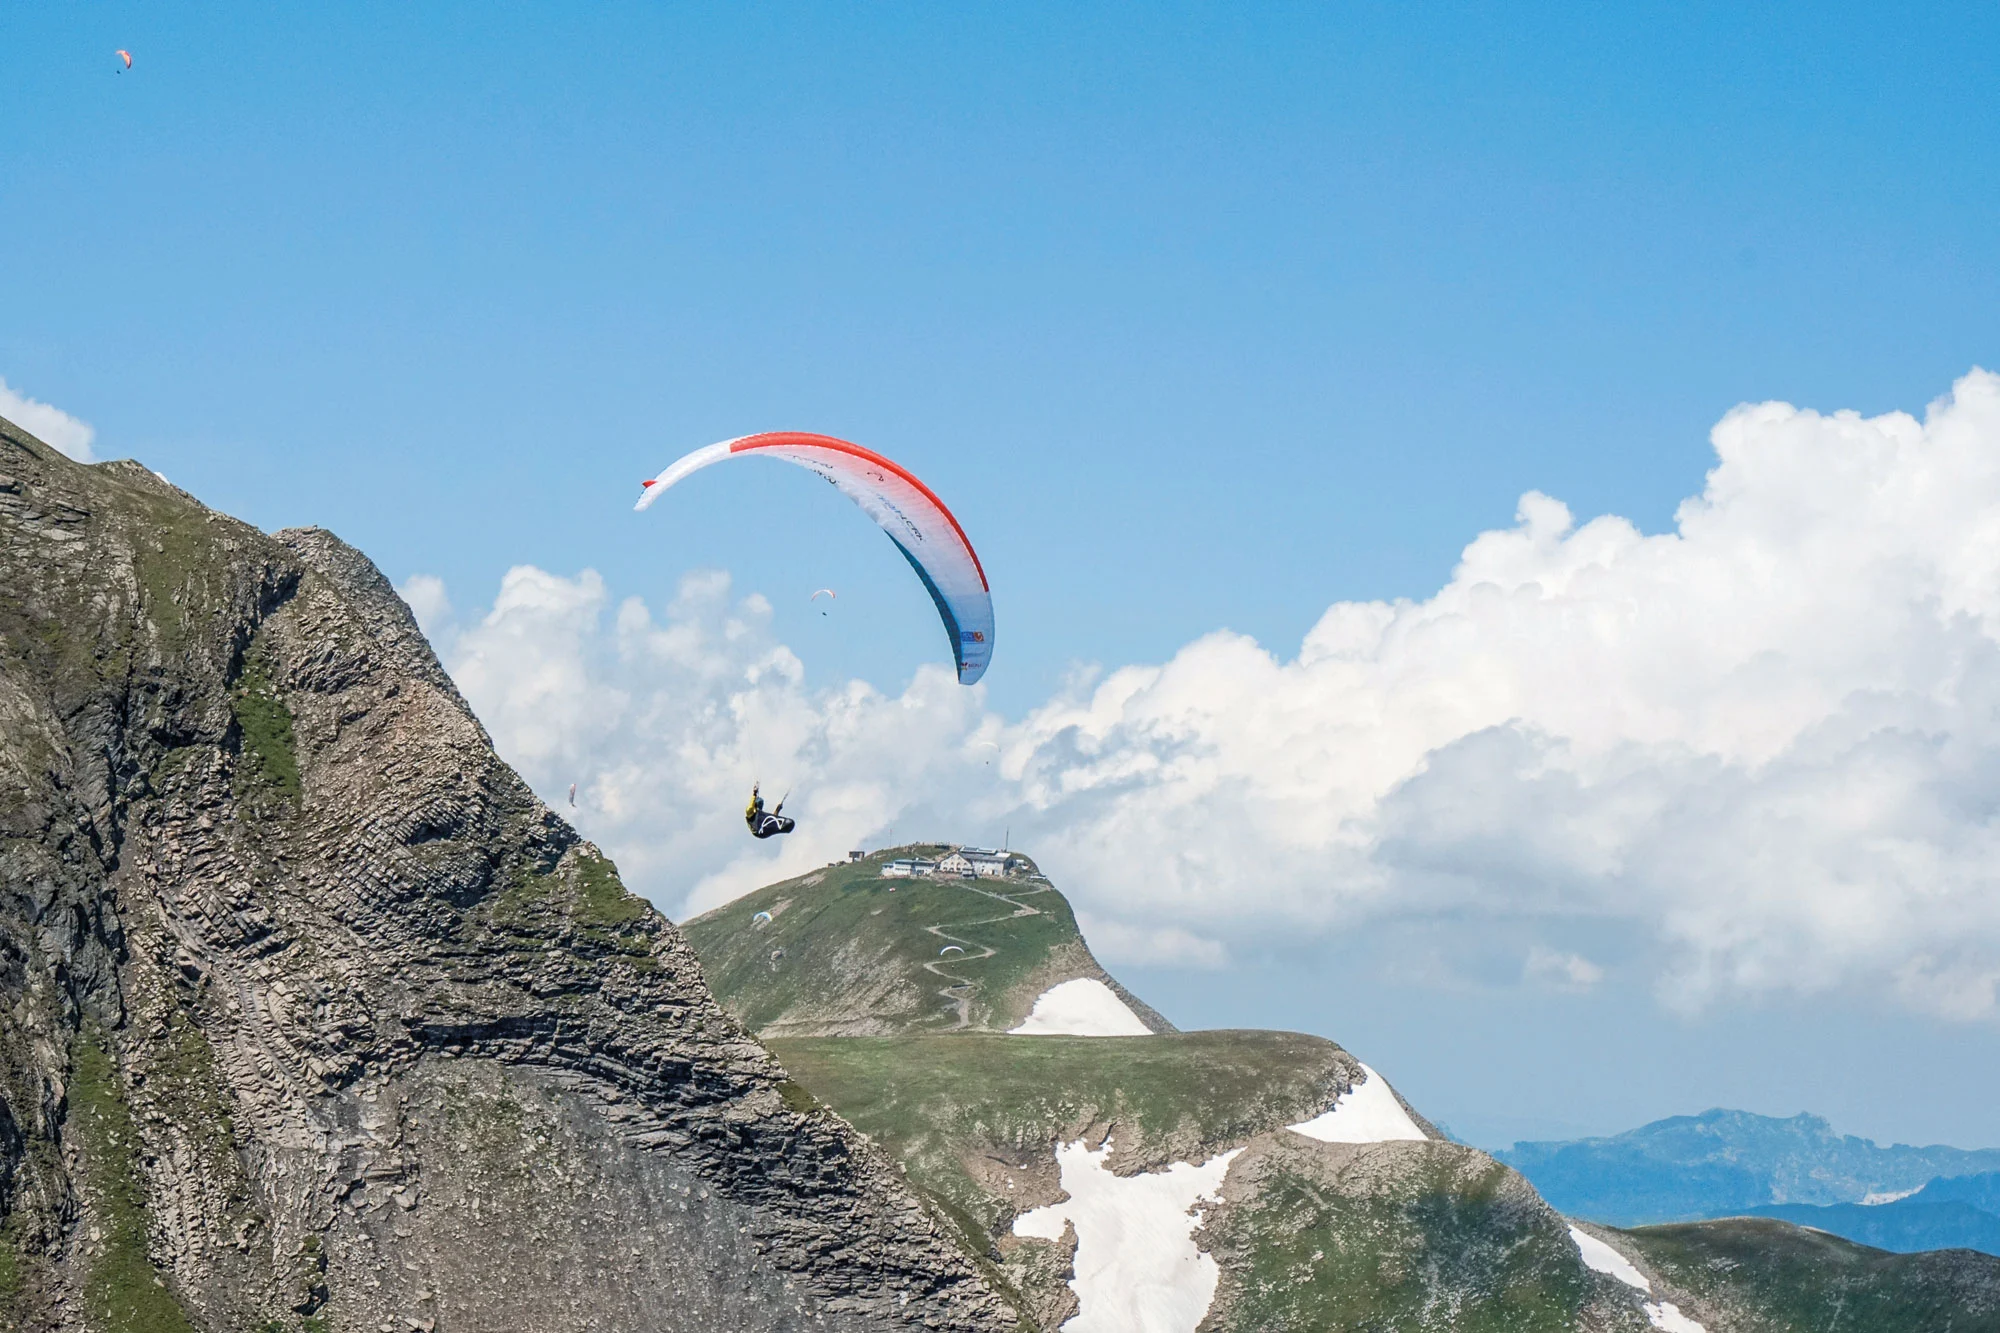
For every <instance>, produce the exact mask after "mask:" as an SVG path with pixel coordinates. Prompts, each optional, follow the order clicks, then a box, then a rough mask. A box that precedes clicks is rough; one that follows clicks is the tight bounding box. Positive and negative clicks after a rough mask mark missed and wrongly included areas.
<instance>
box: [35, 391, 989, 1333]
mask: <svg viewBox="0 0 2000 1333" xmlns="http://www.w3.org/2000/svg"><path fill="white" fill-rule="evenodd" d="M0 995H4V999H5V1005H4V1010H0V1212H4V1215H5V1224H4V1228H0V1325H6V1324H9V1323H11V1325H12V1326H14V1327H21V1328H29V1327H33V1328H54V1329H79V1330H80V1329H106V1330H111V1329H123V1328H131V1329H148V1330H151V1329H175V1328H188V1327H192V1328H198V1329H216V1330H220V1329H225V1328H227V1329H236V1328H245V1329H279V1330H286V1331H287V1333H290V1331H291V1330H295V1329H306V1330H322V1329H324V1330H335V1329H356V1330H360V1329H367V1330H376V1329H381V1328H393V1329H399V1330H401V1329H416V1330H422V1329H435V1330H450V1331H451V1333H459V1331H460V1330H467V1331H470V1330H485V1329H493V1330H501V1329H523V1328H530V1327H532V1328H535V1329H538V1330H543V1329H548V1330H560V1329H578V1330H582V1329H607V1330H608V1329H625V1328H638V1327H644V1328H648V1329H662V1330H669V1329H689V1330H692V1329H716V1328H729V1329H792V1328H804V1327H812V1328H815V1329H863V1328H867V1329H879V1328H898V1327H912V1328H918V1327H921V1328H939V1329H966V1330H973V1329H999V1328H1009V1327H1012V1325H1013V1322H1014V1317H1013V1314H1012V1312H1011V1311H1010V1310H1009V1309H1008V1308H1007V1307H1006V1306H1005V1305H1004V1304H1003V1303H1002V1302H1001V1301H1000V1300H999V1299H998V1298H997V1297H995V1296H994V1295H993V1294H992V1293H991V1292H990V1290H989V1289H988V1288H987V1287H986V1286H985V1285H984V1283H983V1282H982V1281H981V1279H980V1277H979V1275H978V1273H977V1272H976V1270H975V1268H974V1266H973V1265H972V1263H971V1262H970V1261H969V1260H968V1259H967V1258H966V1257H965V1256H964V1255H963V1254H962V1253H961V1251H960V1250H959V1249H958V1248H957V1247H956V1246H955V1245H954V1243H953V1242H952V1240H951V1238H950V1236H949V1235H948V1234H946V1233H945V1232H943V1231H941V1230H940V1229H939V1228H938V1226H937V1225H936V1224H935V1222H934V1221H933V1219H932V1217H931V1215H930V1214H929V1213H928V1212H926V1211H925V1209H924V1208H923V1207H922V1206H921V1205H920V1204H919V1202H918V1201H917V1200H916V1198H915V1197H914V1196H913V1195H912V1194H911V1193H910V1192H909V1190H908V1189H907V1187H906V1186H905V1185H904V1184H903V1182H902V1180H901V1178H900V1176H899V1174H898V1172H897V1171H896V1169H895V1168H894V1167H893V1166H891V1165H890V1164H889V1163H888V1162H887V1160H886V1159H885V1158H883V1157H882V1156H881V1154H879V1153H878V1152H877V1151H876V1150H875V1149H873V1148H872V1147H870V1146H869V1145H868V1144H867V1143H866V1142H865V1141H864V1140H862V1139H860V1138H859V1137H858V1136H857V1135H855V1134H854V1133H853V1132H852V1131H851V1130H850V1129H848V1128H847V1126H846V1125H845V1124H844V1123H843V1122H841V1121H840V1120H839V1119H837V1118H836V1117H834V1116H832V1115H830V1114H828V1113H826V1112H825V1111H823V1110H820V1109H818V1108H817V1107H815V1106H814V1104H813V1103H812V1101H811V1099H810V1098H807V1097H804V1096H802V1095H799V1094H798V1093H797V1092H796V1090H795V1089H793V1088H792V1087H791V1085H789V1084H787V1083H786V1082H785V1078H784V1073H783V1071H782V1070H781V1069H780V1068H779V1067H778V1065H777V1064H776V1063H775V1062H774V1061H773V1059H772V1058H771V1057H770V1056H769V1055H768V1054H767V1053H766V1052H765V1050H764V1049H763V1048H762V1047H761V1046H759V1045H758V1044H757V1043H755V1042H754V1041H752V1040H750V1039H749V1038H747V1037H746V1036H745V1035H744V1034H743V1032H742V1030H741V1029H740V1028H739V1027H738V1026H737V1024H736V1023H735V1022H734V1020H732V1019H731V1018H730V1017H729V1016H728V1015H727V1014H725V1013H724V1012H723V1011H722V1010H721V1009H720V1008H719V1007H718V1006H717V1005H716V1004H715V1002H714V1001H713V999H712V998H711V997H710V995H709V994H708V991H707V989H706V988H705V987H704V986H703V984H702V981H701V978H700V973H699V969H698V967H697V964H696V962H695V959H694V956H693V954H692V952H691V951H690V950H689V949H688V948H687V946H686V945H685V944H684V943H683V942H682V940H681V938H680V936H679V935H678V933H677V932H676V931H675V930H674V928H673V927H672V926H671V925H670V924H669V923H667V922H666V921H665V920H664V919H662V918H661V917H660V916H659V915H658V914H657V913H655V912H654V911H652V910H651V909H650V908H649V907H648V906H646V905H645V904H644V903H643V902H641V901H639V900H638V899H636V898H633V897H632V896H630V895H628V894H627V893H626V892H625V891H624V889H623V887H622V886H621V885H620V883H619V881H618V878H617V873H616V871H615V869H614V868H613V867H612V865H611V864H610V862H609V861H607V860H606V859H605V858H604V857H603V856H602V855H601V854H600V853H599V852H598V851H597V850H596V849H595V848H594V847H592V846H591V845H590V844H588V843H586V842H583V841H581V840H580V839H579V838H578V836H577V835H576V834H575V832H574V831H572V830H571V829H570V828H569V827H568V826H567V825H565V824H564V823H563V822H562V821H561V820H560V819H558V818H557V817H556V816H555V815H554V814H553V813H552V812H551V811H549V810H548V809H547V808H546V807H544V806H543V805H542V804H541V803H540V802H539V801H538V800H537V799H536V798H535V797H534V796H533V795H532V793H530V792H529V791H528V790H527V788H526V787H525V786H524V785H523V784H522V783H521V782H520V780H519V779H518V778H517V777H516V776H515V775H514V773H513V772H512V771H511V770H509V769H508V768H507V767H506V765H504V764H503V763H501V762H500V761H499V759H498V758H497V757H496V756H495V755H494V753H493V750H492V747H491V746H490V744H489V743H488V740H487V738H486V736H485V734H484V732H483V731H482V730H481V728H480V726H479V724H478V722H477V721H476V720H475V719H474V718H473V717H472V715H471V714H470V712H469V711H468V710H467V708H466V707H465V704H464V702H463V700H462V699H460V697H459V695H458V693H457V691H456V690H455V689H454V688H453V686H452V684H451V682H450V680H449V679H448V678H447V677H446V676H445V675H444V673H443V672H442V671H441V670H440V668H439V667H438V664H437V662H436V660H435V659H434V658H433V656H432V654H431V652H430V649H429V648H428V646H427V645H426V644H425V642H424V640H423V638H422V636H421V634H420V633H419V632H418V630H417V628H416V625H415V623H414V622H413V621H412V619H411V617H410V615H409V613H408V611H407V609H406V608H405V607H404V606H403V604H402V602H401V601H400V600H399V599H398V598H397V597H396V595H395V593H394V591H393V590H392V589H391V588H390V587H389V585H388V584H387V582H386V581H385V580H384V579H383V578H382V576H381V575H380V574H379V573H378V572H377V571H376V570H375V568H374V567H373V566H372V565H371V564H370V563H369V562H368V561H367V560H366V558H364V557H363V556H362V555H360V553H358V552H356V551H354V550H352V549H351V548H349V547H347V546H345V545H344V544H342V543H341V542H340V541H338V540H337V539H336V538H334V537H333V536H332V535H331V534H328V533H325V532H321V531H318V530H300V531H291V532H285V533H281V534H278V536H277V537H275V538H273V537H268V536H266V535H264V534H262V533H259V532H257V531H256V530H255V529H252V528H249V527H247V526H245V525H243V524H241V523H237V522H235V521H233V520H230V519H228V518H226V517H224V516H222V515H219V514H215V513H213V512H210V511H208V510H206V509H204V508H203V507H202V506H200V505H199V504H197V503H196V502H195V501H194V500H192V498H190V497H189V496H187V495H186V494H184V493H182V492H180V491H178V490H176V489H174V488H173V487H171V486H169V485H168V484H166V483H165V482H164V481H163V480H161V479H159V478H157V477H155V476H154V475H152V474H151V473H149V472H147V471H146V470H145V469H143V468H141V467H139V466H137V465H136V464H129V463H114V464H104V465H99V466H96V467H89V468H86V467H82V466H80V465H77V464H74V463H72V462H70V461H68V460H67V459H64V458H62V457H60V456H59V455H57V454H55V453H54V452H53V451H52V450H49V449H48V448H46V447H45V446H43V445H41V444H39V443H38V442H36V441H34V440H32V439H31V438H29V437H27V436H25V435H23V434H22V433H21V432H19V431H18V430H15V429H13V428H12V427H9V426H6V425H5V424H4V423H0Z"/></svg>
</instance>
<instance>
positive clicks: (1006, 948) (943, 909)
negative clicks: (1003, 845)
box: [681, 845, 1172, 1037]
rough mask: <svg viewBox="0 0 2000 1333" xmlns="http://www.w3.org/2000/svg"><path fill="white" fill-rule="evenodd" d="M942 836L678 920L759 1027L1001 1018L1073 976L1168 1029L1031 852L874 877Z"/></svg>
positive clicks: (849, 1027)
mask: <svg viewBox="0 0 2000 1333" xmlns="http://www.w3.org/2000/svg"><path fill="white" fill-rule="evenodd" d="M948 850H949V849H948V848H945V847H940V846H932V845H917V846H907V847H893V848H887V849H885V850H882V851H879V852H876V853H874V854H872V855H870V856H868V857H865V858H864V859H862V860H860V861H853V862H842V863H839V864H835V865H831V866H827V867H825V868H823V869H820V870H815V871H813V872H812V873H811V874H808V875H802V876H799V877H798V878H795V879H788V880H785V881H783V882H781V883H777V884H772V885H770V886H768V887H766V888H762V889H759V890H757V891H756V892H755V893H751V894H749V895H747V896H745V897H742V898H738V899H737V900H736V901H735V902H732V903H729V904H728V905H726V906H724V907H720V908H717V909H716V910H715V911H713V912H709V913H707V914H705V915H703V916H699V917H696V918H695V919H693V920H692V921H688V922H686V923H684V924H683V925H682V926H681V931H682V933H683V934H684V935H685V936H686V937H687V939H688V941H689V942H690V943H691V944H693V945H694V947H695V950H696V951H697V952H698V953H699V954H700V955H701V960H702V968H703V971H704V972H705V973H706V975H707V977H708V982H709V985H710V986H711V987H712V988H713V989H714V991H715V994H716V997H717V998H718V999H720V1000H721V1001H722V1003H723V1004H724V1005H725V1006H726V1007H728V1008H729V1010H730V1011H731V1012H733V1013H735V1014H736V1015H737V1016H738V1018H740V1019H741V1020H742V1022H743V1023H744V1025H745V1026H747V1027H749V1028H750V1029H751V1030H752V1031H754V1032H756V1033H758V1034H759V1035H760V1036H767V1037H806V1036H849V1037H855V1036H886V1035H889V1034H891V1033H904V1032H908V1033H919V1032H949V1031H962V1030H970V1031H975V1032H1004V1031H1006V1030H1007V1029H1008V1028H1010V1027H1013V1026H1015V1025H1016V1024H1018V1023H1019V1022H1020V1021H1021V1020H1022V1019H1024V1018H1026V1017H1027V1015H1028V1012H1029V1010H1031V1009H1032V1008H1033V1007H1034V1003H1035V997H1036V996H1038V995H1040V994H1041V993H1042V992H1043V991H1045V990H1047V989H1048V988H1049V987H1050V986H1052V985H1054V984H1056V983H1057V982H1059V981H1068V980H1071V979H1073V978H1077V977H1094V978H1096V979H1098V980H1100V981H1103V982H1105V983H1106V984H1107V985H1110V986H1111V987H1112V988H1113V989H1114V990H1117V991H1118V992H1119V994H1120V996H1121V998H1123V999H1124V1000H1125V1001H1126V1003H1127V1004H1128V1005H1130V1006H1131V1007H1132V1009H1133V1011H1134V1012H1136V1013H1137V1014H1138V1015H1139V1016H1140V1017H1141V1018H1142V1019H1143V1020H1145V1022H1146V1024H1147V1026H1149V1027H1151V1028H1152V1029H1153V1030H1154V1031H1156V1032H1167V1031H1171V1030H1172V1025H1171V1024H1169V1023H1168V1022H1167V1021H1166V1020H1165V1019H1163V1018H1161V1017H1160V1016H1159V1015H1158V1014H1156V1013H1154V1012H1153V1011H1152V1010H1151V1009H1149V1008H1147V1007H1146V1006H1145V1005H1144V1004H1142V1003H1140V1002H1139V1001H1138V999H1137V998H1136V997H1134V996H1132V995H1130V994H1128V993H1127V992H1125V991H1124V990H1123V989H1122V988H1121V987H1119V986H1118V984H1117V982H1115V981H1113V980H1112V979H1111V977H1110V976H1109V975H1108V974H1107V973H1106V972H1105V971H1104V969H1103V968H1102V967H1100V966H1098V963H1097V960H1096V959H1095V958H1093V957H1092V956H1091V953H1090V949H1089V947H1088V946H1086V945H1085V944H1084V942H1083V935H1082V933H1081V932H1080V931H1078V930H1077V926H1076V917H1075V915H1074V914H1073V913H1072V912H1071V911H1070V906H1069V903H1068V901H1067V900H1066V899H1064V898H1063V896H1062V895H1061V894H1060V893H1057V892H1055V891H1054V890H1053V889H1052V888H1051V887H1050V886H1049V883H1048V881H1047V880H1045V879H1042V878H1040V876H1039V874H1038V873H1037V872H1036V871H1035V869H1034V866H1033V864H1032V863H1031V862H1030V863H1028V864H1027V868H1026V869H1025V870H1024V871H1023V872H1021V873H1020V874H1019V875H1016V876H1010V877H1009V878H1007V879H977V880H972V879H884V878H882V865H883V863H884V862H886V861H891V860H894V859H896V858H898V857H908V856H925V857H931V858H935V857H938V856H940V855H942V854H943V853H944V852H946V851H948ZM1023 860H1025V858H1023ZM760 912H768V913H769V914H770V920H769V921H768V922H761V921H759V920H757V915H758V913H760ZM947 950H950V952H948V953H947V952H946V951H947Z"/></svg>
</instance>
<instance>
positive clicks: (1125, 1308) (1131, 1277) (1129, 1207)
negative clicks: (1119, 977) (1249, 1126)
mask: <svg viewBox="0 0 2000 1333" xmlns="http://www.w3.org/2000/svg"><path fill="white" fill-rule="evenodd" d="M1066 984H1069V985H1075V984H1076V983H1075V982H1069V983H1066ZM1092 984H1093V985H1094V984H1097V983H1092ZM1105 993H1106V994H1107V995H1108V994H1110V992H1109V991H1106V992H1105ZM1113 998H1114V999H1115V998H1116V997H1115V996H1114V997H1113ZM1036 1007H1037V1009H1039V1008H1040V1006H1039V1005H1037V1006H1036ZM1120 1008H1123V1006H1122V1005H1121V1006H1120ZM1126 1012H1127V1013H1130V1012H1131V1011H1130V1010H1127V1011H1126ZM1242 1151H1243V1150H1242V1149H1241V1148H1232V1149H1230V1150H1229V1151H1228V1152H1226V1153H1222V1154H1220V1155H1219V1156H1216V1157H1211V1158H1210V1159H1209V1160H1208V1161H1206V1162H1203V1163H1202V1164H1201V1165H1200V1166H1195V1165H1193V1164H1191V1163H1188V1162H1175V1163H1174V1164H1173V1165H1172V1166H1170V1167H1168V1168H1167V1169H1166V1170H1164V1171H1156V1172H1152V1173H1150V1174H1146V1175H1138V1176H1119V1175H1114V1174H1112V1172H1111V1171H1110V1170H1109V1169H1108V1168H1107V1167H1106V1166H1105V1165H1104V1163H1105V1161H1106V1159H1108V1158H1109V1157H1110V1156H1111V1140H1110V1139H1108V1138H1107V1139H1106V1140H1105V1141H1104V1146H1103V1147H1101V1148H1099V1149H1098V1150H1097V1151H1096V1152H1092V1151H1091V1150H1090V1149H1088V1148H1086V1147H1084V1145H1083V1143H1082V1142H1081V1141H1079V1142H1076V1143H1067V1144H1062V1145H1060V1146H1058V1147H1057V1149H1056V1164H1057V1165H1058V1166H1060V1167H1061V1168H1062V1187H1063V1189H1064V1190H1065V1191H1066V1192H1067V1193H1068V1194H1069V1198H1067V1199H1065V1200H1064V1201H1063V1202H1061V1203H1052V1204H1050V1205H1048V1206H1047V1207H1046V1208H1036V1209H1034V1210H1033V1211H1031V1212H1026V1213H1023V1214H1021V1215H1020V1216H1019V1217H1017V1218H1015V1219H1014V1234H1015V1235H1017V1236H1032V1237H1036V1238H1039V1239H1041V1240H1054V1241H1060V1240H1061V1239H1062V1236H1063V1229H1064V1226H1065V1224H1067V1225H1069V1226H1074V1227H1075V1228H1076V1263H1075V1272H1076V1276H1075V1277H1074V1278H1073V1279H1071V1281H1070V1284H1069V1285H1070V1290H1072V1291H1074V1292H1075V1293H1076V1300H1077V1312H1076V1314H1075V1315H1074V1316H1073V1317H1072V1318H1071V1319H1069V1320H1068V1322H1066V1323H1064V1324H1063V1326H1062V1333H1194V1330H1195V1326H1196V1325H1198V1324H1199V1323H1201V1321H1202V1317H1203V1316H1204V1315H1206V1314H1207V1313H1208V1303H1209V1302H1210V1301H1212V1300H1213V1299H1215V1285H1216V1282H1217V1281H1218V1280H1219V1279H1220V1277H1221V1270H1220V1269H1218V1268H1217V1267H1216V1264H1215V1260H1214V1259H1211V1258H1210V1257H1209V1256H1208V1255H1206V1254H1203V1253H1202V1252H1201V1251H1200V1250H1198V1249H1196V1248H1195V1244H1194V1229H1195V1228H1196V1227H1197V1226H1199V1225H1200V1224H1201V1213H1200V1211H1199V1210H1198V1209H1197V1208H1196V1206H1195V1205H1197V1204H1199V1203H1202V1202H1211V1203H1212V1202H1214V1201H1215V1199H1216V1196H1217V1191H1219V1190H1220V1189H1221V1188H1222V1178H1223V1176H1225V1175H1227V1174H1228V1172H1229V1163H1230V1162H1231V1161H1232V1160H1233V1159H1234V1158H1235V1156H1236V1154H1237V1153H1240V1152H1242Z"/></svg>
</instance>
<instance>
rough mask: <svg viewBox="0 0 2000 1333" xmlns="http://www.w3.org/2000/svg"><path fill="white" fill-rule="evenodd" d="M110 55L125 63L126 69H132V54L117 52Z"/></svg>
mask: <svg viewBox="0 0 2000 1333" xmlns="http://www.w3.org/2000/svg"><path fill="white" fill-rule="evenodd" d="M112 54H113V55H115V56H117V57H118V58H119V59H120V60H122V61H124V62H125V68H126V69H130V68H132V53H131V52H130V51H125V50H119V51H114V52H112Z"/></svg>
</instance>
